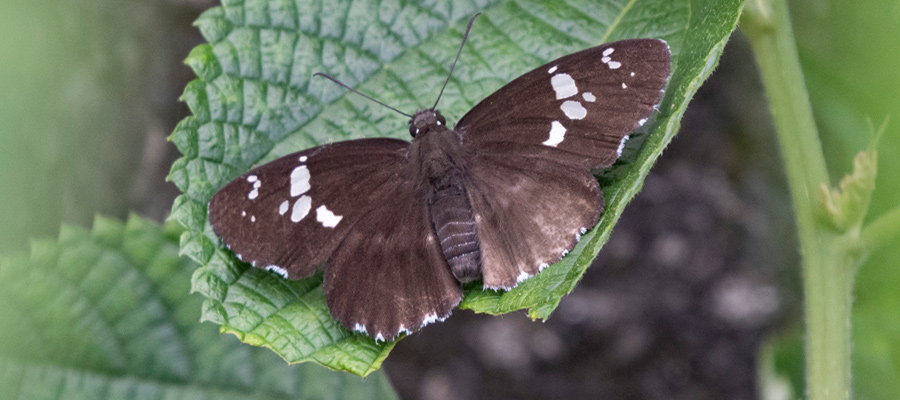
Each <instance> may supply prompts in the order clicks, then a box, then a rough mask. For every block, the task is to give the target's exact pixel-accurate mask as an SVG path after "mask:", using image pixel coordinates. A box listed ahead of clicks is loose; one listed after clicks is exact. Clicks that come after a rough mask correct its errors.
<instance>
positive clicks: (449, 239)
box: [429, 186, 481, 283]
mask: <svg viewBox="0 0 900 400" xmlns="http://www.w3.org/2000/svg"><path fill="white" fill-rule="evenodd" d="M429 211H430V213H431V223H432V224H433V226H434V230H435V232H436V234H437V238H438V241H439V242H440V245H441V250H442V251H443V253H444V258H445V259H446V260H447V263H448V264H450V272H452V273H453V276H454V277H455V278H456V280H458V281H459V282H461V283H466V282H470V281H472V280H475V279H478V278H480V277H481V252H480V251H479V249H478V246H479V245H478V233H477V232H476V231H475V217H474V215H473V214H472V207H471V205H469V198H468V195H467V193H466V191H465V189H463V188H459V187H456V186H448V187H444V188H440V189H438V190H437V191H435V192H434V197H433V198H432V201H431V204H430V210H429Z"/></svg>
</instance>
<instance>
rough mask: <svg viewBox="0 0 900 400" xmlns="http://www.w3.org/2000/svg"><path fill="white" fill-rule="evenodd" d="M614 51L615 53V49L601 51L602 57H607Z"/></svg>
mask: <svg viewBox="0 0 900 400" xmlns="http://www.w3.org/2000/svg"><path fill="white" fill-rule="evenodd" d="M614 51H616V49H614V48H612V47H610V48H608V49H606V50H603V55H604V56H608V55H610V54H612V53H613V52H614Z"/></svg>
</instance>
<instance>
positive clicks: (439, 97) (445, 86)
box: [431, 12, 481, 110]
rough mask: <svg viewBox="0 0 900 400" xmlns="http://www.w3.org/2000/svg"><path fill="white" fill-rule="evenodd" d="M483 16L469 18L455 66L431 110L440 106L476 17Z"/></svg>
mask: <svg viewBox="0 0 900 400" xmlns="http://www.w3.org/2000/svg"><path fill="white" fill-rule="evenodd" d="M479 15H481V13H480V12H478V13H475V15H473V16H472V18H469V26H467V27H466V34H465V35H463V40H462V43H460V45H459V51H458V52H457V53H456V59H455V60H453V65H451V66H450V73H449V74H447V80H446V81H444V87H442V88H441V93H439V94H438V98H437V100H435V101H434V106H432V107H431V109H432V110H433V109H435V108H436V107H437V105H438V102H439V101H441V96H442V95H443V94H444V89H446V88H447V84H448V83H450V77H451V76H453V68H456V62H457V61H459V55H460V54H462V49H463V46H465V45H466V39H467V38H468V37H469V31H470V30H471V29H472V23H473V22H475V17H477V16H479Z"/></svg>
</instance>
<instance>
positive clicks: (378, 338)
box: [375, 332, 385, 343]
mask: <svg viewBox="0 0 900 400" xmlns="http://www.w3.org/2000/svg"><path fill="white" fill-rule="evenodd" d="M384 341H385V340H384V335H382V334H381V332H378V334H377V335H375V343H378V342H384Z"/></svg>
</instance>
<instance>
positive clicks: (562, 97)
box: [455, 39, 671, 168]
mask: <svg viewBox="0 0 900 400" xmlns="http://www.w3.org/2000/svg"><path fill="white" fill-rule="evenodd" d="M670 63H671V54H670V52H669V46H668V45H667V44H666V42H664V41H662V40H656V39H629V40H622V41H618V42H613V43H607V44H604V45H601V46H597V47H593V48H590V49H586V50H583V51H580V52H577V53H573V54H570V55H567V56H564V57H561V58H559V59H556V60H554V61H551V62H549V63H547V64H545V65H544V66H541V67H538V68H536V69H534V70H533V71H531V72H528V73H526V74H525V75H522V76H521V77H519V78H516V79H515V80H513V81H512V82H510V83H509V84H507V85H506V86H504V87H502V88H500V90H497V91H496V92H494V93H493V94H491V95H490V96H488V97H487V98H485V99H484V100H482V101H481V102H480V103H479V104H478V105H476V106H475V107H474V108H473V109H472V110H471V111H469V113H467V114H466V115H465V116H464V117H463V118H462V119H461V120H460V121H459V123H458V124H456V127H455V129H456V130H457V131H458V132H460V133H462V134H463V136H464V137H465V141H466V144H467V145H468V146H470V147H472V148H474V149H476V151H478V152H482V153H483V152H494V153H517V154H535V153H536V154H541V155H544V156H546V157H551V158H553V159H555V160H557V161H560V162H564V163H573V164H577V165H584V166H587V167H589V168H601V167H608V166H610V165H612V163H613V162H614V161H615V160H616V158H618V156H619V154H620V153H621V147H620V146H621V145H623V140H627V139H624V138H626V137H627V136H628V135H629V134H630V133H632V132H633V131H634V130H635V129H637V128H639V127H641V126H642V125H644V124H645V123H646V121H647V119H648V118H650V117H651V116H652V114H653V113H654V111H655V109H656V107H657V105H658V104H659V102H660V101H661V100H662V91H663V89H664V88H665V86H666V83H667V81H668V78H669V68H670V67H669V65H670Z"/></svg>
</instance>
